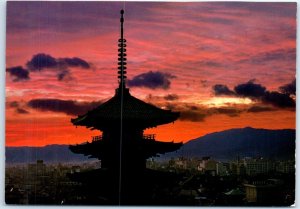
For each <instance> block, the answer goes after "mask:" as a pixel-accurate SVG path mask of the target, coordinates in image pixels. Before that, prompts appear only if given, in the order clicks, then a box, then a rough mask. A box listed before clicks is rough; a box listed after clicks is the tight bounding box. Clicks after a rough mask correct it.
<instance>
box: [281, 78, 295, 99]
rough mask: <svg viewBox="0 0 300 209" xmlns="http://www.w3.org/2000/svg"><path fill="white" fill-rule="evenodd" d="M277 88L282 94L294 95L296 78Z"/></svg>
mask: <svg viewBox="0 0 300 209" xmlns="http://www.w3.org/2000/svg"><path fill="white" fill-rule="evenodd" d="M279 90H280V92H281V93H283V94H288V95H296V79H295V80H293V81H292V82H291V83H288V84H285V85H283V86H280V87H279Z"/></svg>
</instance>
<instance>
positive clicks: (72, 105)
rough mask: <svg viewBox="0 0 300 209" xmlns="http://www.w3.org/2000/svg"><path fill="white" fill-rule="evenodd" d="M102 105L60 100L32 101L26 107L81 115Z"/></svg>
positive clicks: (99, 102) (96, 102) (98, 102)
mask: <svg viewBox="0 0 300 209" xmlns="http://www.w3.org/2000/svg"><path fill="white" fill-rule="evenodd" d="M100 104H102V102H101V101H95V102H77V101H73V100H60V99H33V100H30V101H29V102H28V103H27V105H28V106H29V107H31V108H33V109H37V110H40V111H52V112H61V113H65V114H67V115H82V114H84V113H86V112H87V111H89V110H92V109H93V108H96V107H97V106H99V105H100Z"/></svg>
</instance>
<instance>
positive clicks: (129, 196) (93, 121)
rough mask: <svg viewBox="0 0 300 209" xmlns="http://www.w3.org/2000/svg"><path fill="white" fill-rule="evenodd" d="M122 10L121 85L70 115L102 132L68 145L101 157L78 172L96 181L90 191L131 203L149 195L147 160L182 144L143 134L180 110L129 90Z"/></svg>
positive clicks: (75, 122)
mask: <svg viewBox="0 0 300 209" xmlns="http://www.w3.org/2000/svg"><path fill="white" fill-rule="evenodd" d="M120 13H121V18H120V23H121V31H120V32H121V37H120V39H119V40H118V47H119V49H118V81H119V86H118V88H117V89H116V90H115V95H114V96H113V97H112V98H111V99H109V100H108V101H107V102H105V103H103V104H101V105H100V106H98V107H96V108H95V109H93V110H91V111H88V112H87V113H85V114H84V115H80V116H78V117H77V118H74V119H71V122H72V123H73V125H75V126H85V127H87V128H90V129H92V130H100V131H101V132H102V135H100V136H97V137H94V138H93V140H92V142H86V143H83V144H77V145H71V146H70V147H69V148H70V150H71V151H72V152H74V153H77V154H84V155H86V156H89V157H91V158H98V159H99V160H101V169H98V170H97V171H92V172H89V173H85V174H78V175H77V180H78V179H79V180H83V179H85V180H86V182H89V185H90V186H95V184H97V185H98V187H97V188H94V190H95V191H96V190H97V191H98V190H99V191H100V190H103V193H105V192H106V193H107V195H104V196H106V197H105V198H107V199H108V201H110V203H111V204H134V203H135V201H136V199H137V197H138V196H140V198H139V200H141V201H142V199H143V198H146V196H147V195H149V194H147V191H144V190H149V188H148V187H149V186H150V187H151V185H149V182H151V181H149V180H147V179H148V178H151V175H152V174H151V171H149V170H150V169H147V168H146V159H148V158H150V157H155V156H158V155H159V154H164V153H166V152H172V151H175V150H177V149H179V148H180V147H181V146H182V143H174V142H161V141H156V139H155V135H154V134H148V135H145V134H144V130H145V129H147V128H153V127H156V126H158V125H162V124H167V123H171V122H174V121H175V120H177V119H178V117H179V112H172V111H170V110H165V109H160V108H158V107H155V106H154V105H152V104H148V103H145V102H143V101H142V100H139V99H137V98H135V97H133V96H132V95H131V94H130V92H129V89H128V88H127V87H126V61H127V59H126V56H127V55H126V40H125V39H124V29H123V23H124V17H123V14H124V10H121V12H120ZM152 173H153V172H152ZM154 173H155V172H154ZM73 177H74V176H73ZM140 179H141V180H140ZM147 182H148V184H147ZM142 190H143V191H144V192H142ZM148 193H149V191H148ZM108 204H109V203H108Z"/></svg>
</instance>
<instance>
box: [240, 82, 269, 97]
mask: <svg viewBox="0 0 300 209" xmlns="http://www.w3.org/2000/svg"><path fill="white" fill-rule="evenodd" d="M234 91H235V92H236V94H237V95H239V96H242V97H250V98H259V97H262V96H264V95H265V93H266V87H264V86H262V85H260V84H256V83H254V82H253V80H250V81H248V82H247V83H244V84H239V85H237V86H236V87H234Z"/></svg>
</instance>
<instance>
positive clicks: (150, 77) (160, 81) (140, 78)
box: [127, 71, 176, 89]
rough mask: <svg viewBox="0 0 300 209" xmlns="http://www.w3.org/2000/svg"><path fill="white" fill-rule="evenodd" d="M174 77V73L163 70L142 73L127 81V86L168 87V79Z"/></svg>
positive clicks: (169, 83) (169, 82)
mask: <svg viewBox="0 0 300 209" xmlns="http://www.w3.org/2000/svg"><path fill="white" fill-rule="evenodd" d="M173 78H176V77H175V76H174V75H171V74H169V73H163V72H159V71H156V72H152V71H149V72H147V73H142V74H140V75H137V76H135V77H133V78H132V79H131V80H128V81H127V84H128V86H129V87H145V88H150V89H158V88H161V89H169V88H170V85H171V81H170V79H173Z"/></svg>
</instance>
